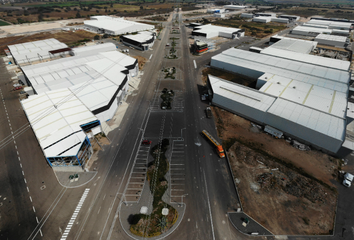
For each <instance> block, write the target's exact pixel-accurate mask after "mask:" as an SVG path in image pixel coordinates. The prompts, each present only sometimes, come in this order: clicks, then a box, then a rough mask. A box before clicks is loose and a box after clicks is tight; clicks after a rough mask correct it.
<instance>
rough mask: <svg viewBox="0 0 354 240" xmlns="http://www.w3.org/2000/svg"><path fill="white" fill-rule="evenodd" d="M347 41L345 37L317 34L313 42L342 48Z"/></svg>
mask: <svg viewBox="0 0 354 240" xmlns="http://www.w3.org/2000/svg"><path fill="white" fill-rule="evenodd" d="M347 39H348V38H347V37H343V36H335V35H327V34H319V35H317V37H316V38H315V41H316V42H318V44H322V45H328V46H333V47H339V48H344V47H345V46H346V45H347Z"/></svg>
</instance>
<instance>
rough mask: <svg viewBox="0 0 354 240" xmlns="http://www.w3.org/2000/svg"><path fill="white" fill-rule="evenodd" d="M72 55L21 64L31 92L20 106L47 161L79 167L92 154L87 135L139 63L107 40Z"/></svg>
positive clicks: (111, 109)
mask: <svg viewBox="0 0 354 240" xmlns="http://www.w3.org/2000/svg"><path fill="white" fill-rule="evenodd" d="M71 55H74V56H72V57H66V58H60V59H57V60H52V61H48V62H43V63H39V64H35V65H28V66H23V67H21V69H22V71H23V73H24V76H25V78H26V81H27V83H28V84H29V85H30V86H31V87H32V88H33V92H34V93H36V94H35V95H31V96H29V98H28V99H26V100H23V101H22V106H23V109H24V111H25V113H26V115H27V117H28V120H29V122H30V124H31V126H32V128H33V131H34V132H35V134H36V137H37V139H38V141H39V143H40V146H41V147H42V150H43V152H44V154H45V157H46V158H47V161H48V162H49V164H50V165H51V166H52V167H71V169H73V170H74V171H79V169H82V168H83V167H84V166H85V162H86V161H87V160H88V159H89V158H90V156H91V154H92V147H91V144H90V137H92V136H93V135H95V134H97V133H100V132H101V131H102V129H101V123H102V122H105V121H108V120H109V119H111V118H112V117H113V116H114V114H115V113H116V111H117V109H118V106H119V105H120V103H121V101H122V99H123V98H124V96H125V95H126V92H127V91H128V88H129V85H128V83H129V79H130V77H131V76H134V75H136V74H137V72H138V64H137V60H136V59H134V58H132V57H129V56H127V55H125V54H123V53H120V52H118V51H117V50H116V47H115V45H114V44H112V43H106V44H99V45H95V46H88V47H81V48H76V49H72V52H71ZM54 119H56V120H54ZM56 170H58V168H56Z"/></svg>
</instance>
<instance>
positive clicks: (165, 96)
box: [160, 88, 175, 110]
mask: <svg viewBox="0 0 354 240" xmlns="http://www.w3.org/2000/svg"><path fill="white" fill-rule="evenodd" d="M174 95H175V93H174V92H173V90H168V89H167V88H164V89H163V90H162V94H161V96H160V97H161V99H162V102H161V109H162V110H169V109H172V102H173V97H174Z"/></svg>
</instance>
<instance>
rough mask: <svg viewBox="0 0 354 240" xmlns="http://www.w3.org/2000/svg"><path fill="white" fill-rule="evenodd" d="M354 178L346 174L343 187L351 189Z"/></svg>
mask: <svg viewBox="0 0 354 240" xmlns="http://www.w3.org/2000/svg"><path fill="white" fill-rule="evenodd" d="M353 178H354V176H353V175H352V174H350V173H346V174H345V175H344V180H343V185H344V186H346V187H350V186H351V185H352V181H353Z"/></svg>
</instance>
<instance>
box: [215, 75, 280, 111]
mask: <svg viewBox="0 0 354 240" xmlns="http://www.w3.org/2000/svg"><path fill="white" fill-rule="evenodd" d="M208 78H209V81H210V84H211V85H212V88H213V92H214V94H218V95H220V96H223V97H225V98H227V99H229V100H232V101H236V102H240V103H242V104H245V105H247V106H250V107H252V108H255V109H258V110H259V111H263V112H266V111H267V110H268V108H269V107H270V106H271V105H272V103H273V102H274V101H275V99H276V98H275V97H273V96H271V95H269V94H265V93H263V92H259V91H257V90H254V89H251V88H247V87H243V86H241V85H239V84H235V83H232V82H229V81H226V80H223V79H220V78H218V77H214V76H212V75H208Z"/></svg>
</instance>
